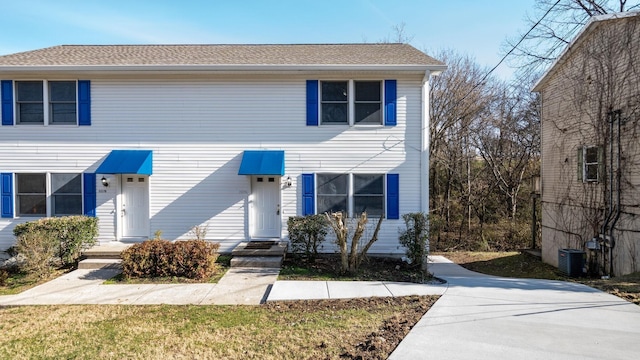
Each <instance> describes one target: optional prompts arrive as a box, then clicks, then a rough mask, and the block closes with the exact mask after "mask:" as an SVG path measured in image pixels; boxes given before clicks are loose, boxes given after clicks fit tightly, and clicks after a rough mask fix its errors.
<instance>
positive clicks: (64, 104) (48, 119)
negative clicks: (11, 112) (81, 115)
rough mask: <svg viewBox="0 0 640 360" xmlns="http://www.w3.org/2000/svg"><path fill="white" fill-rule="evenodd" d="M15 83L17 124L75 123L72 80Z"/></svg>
mask: <svg viewBox="0 0 640 360" xmlns="http://www.w3.org/2000/svg"><path fill="white" fill-rule="evenodd" d="M15 84H16V123H17V124H38V125H59V124H66V125H75V124H77V123H78V116H77V95H76V94H77V84H76V82H75V81H16V82H15ZM45 90H46V91H45ZM45 109H46V111H45Z"/></svg>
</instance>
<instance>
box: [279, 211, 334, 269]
mask: <svg viewBox="0 0 640 360" xmlns="http://www.w3.org/2000/svg"><path fill="white" fill-rule="evenodd" d="M327 228H328V223H327V219H326V217H325V216H324V215H308V216H292V217H290V218H289V220H288V221H287V230H288V232H289V240H290V241H291V251H292V252H293V253H294V254H302V255H303V256H304V257H306V258H307V259H314V258H315V257H316V256H318V246H321V245H322V243H323V242H324V240H325V236H326V235H327Z"/></svg>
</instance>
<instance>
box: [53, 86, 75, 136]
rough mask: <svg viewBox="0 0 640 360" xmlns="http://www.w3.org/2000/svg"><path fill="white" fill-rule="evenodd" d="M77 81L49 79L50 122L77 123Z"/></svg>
mask: <svg viewBox="0 0 640 360" xmlns="http://www.w3.org/2000/svg"><path fill="white" fill-rule="evenodd" d="M76 118H77V117H76V82H75V81H49V123H50V124H72V125H75V124H76Z"/></svg>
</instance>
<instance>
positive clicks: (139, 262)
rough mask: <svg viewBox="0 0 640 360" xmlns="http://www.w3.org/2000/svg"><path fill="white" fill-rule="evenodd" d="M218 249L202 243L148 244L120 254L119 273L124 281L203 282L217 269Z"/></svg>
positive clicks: (156, 242)
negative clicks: (173, 279)
mask: <svg viewBox="0 0 640 360" xmlns="http://www.w3.org/2000/svg"><path fill="white" fill-rule="evenodd" d="M219 247H220V245H219V244H217V243H211V242H207V241H203V240H188V241H176V242H171V241H168V240H147V241H144V242H142V243H139V244H135V245H133V246H131V247H129V248H128V249H127V250H125V251H124V252H123V253H122V273H123V275H124V276H125V277H169V276H178V277H186V278H190V279H204V278H207V277H210V276H211V275H213V274H214V273H215V271H216V269H217V265H216V263H215V262H216V260H217V258H218V253H217V252H218V248H219Z"/></svg>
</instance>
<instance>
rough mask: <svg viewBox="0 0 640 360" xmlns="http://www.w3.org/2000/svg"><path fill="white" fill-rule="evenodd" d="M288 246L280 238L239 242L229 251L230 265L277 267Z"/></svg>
mask: <svg viewBox="0 0 640 360" xmlns="http://www.w3.org/2000/svg"><path fill="white" fill-rule="evenodd" d="M288 246H289V243H288V242H286V241H280V240H270V241H245V242H241V243H240V244H238V246H236V247H235V249H233V251H232V252H231V255H232V256H233V258H232V259H231V267H253V268H279V267H281V266H282V261H283V259H284V256H285V254H286V253H287V247H288Z"/></svg>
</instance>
